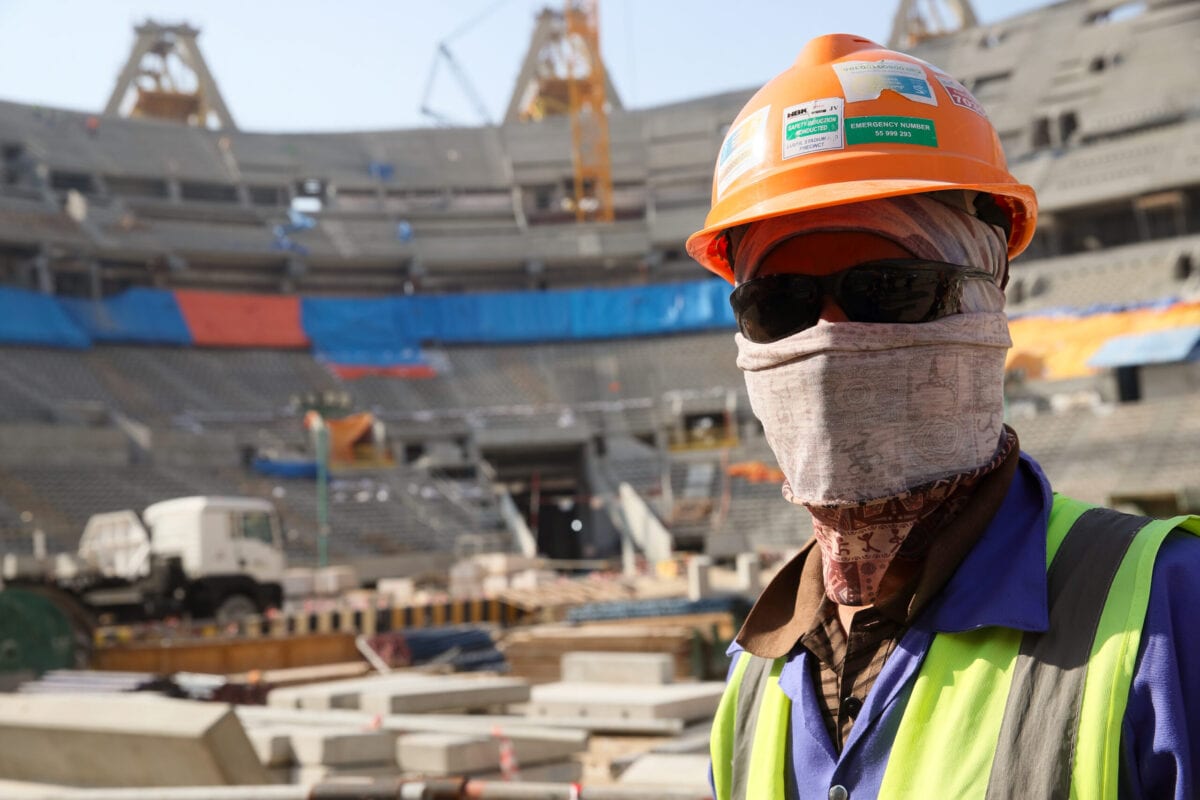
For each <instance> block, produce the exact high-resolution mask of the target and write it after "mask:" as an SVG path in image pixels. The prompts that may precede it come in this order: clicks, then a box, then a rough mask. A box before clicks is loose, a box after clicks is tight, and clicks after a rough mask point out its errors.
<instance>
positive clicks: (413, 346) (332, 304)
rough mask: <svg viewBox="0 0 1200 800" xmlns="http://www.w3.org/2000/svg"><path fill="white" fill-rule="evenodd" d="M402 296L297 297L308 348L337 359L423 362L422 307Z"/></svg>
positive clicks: (375, 363) (362, 362) (382, 363)
mask: <svg viewBox="0 0 1200 800" xmlns="http://www.w3.org/2000/svg"><path fill="white" fill-rule="evenodd" d="M411 299H412V298H407V297H379V298H370V299H367V298H325V297H319V298H318V297H306V298H304V299H303V300H301V301H300V321H301V324H302V325H303V327H304V333H305V334H306V335H307V336H308V338H309V341H311V342H312V346H313V350H314V351H316V353H317V354H318V355H319V356H321V357H322V358H324V359H326V360H328V361H332V362H334V363H338V364H359V365H371V366H387V365H391V364H411V363H422V362H421V361H420V360H419V358H420V352H419V347H418V344H419V342H420V340H421V339H422V338H425V337H422V336H421V335H420V334H421V330H420V329H421V324H420V320H421V314H420V312H421V309H420V308H418V307H416V305H415V304H413V303H409V302H406V301H409V300H411Z"/></svg>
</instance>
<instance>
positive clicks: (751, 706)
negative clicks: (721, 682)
mask: <svg viewBox="0 0 1200 800" xmlns="http://www.w3.org/2000/svg"><path fill="white" fill-rule="evenodd" d="M738 657H739V658H749V659H750V663H748V664H746V671H745V672H744V673H742V682H741V683H740V684H738V698H737V713H735V714H734V717H733V775H732V776H730V786H729V794H730V800H749V798H747V796H746V784H747V783H748V782H749V780H750V751H751V750H752V749H753V748H754V733H755V728H757V727H758V709H759V708H760V707H762V699H763V693H764V692H765V691H766V690H767V678H768V677H769V676H770V674H771V665H772V664H773V663H774V661H772V660H771V659H769V658H759V657H758V656H754V655H750V653H747V652H745V651H743V652H742V654H741V655H740V656H738Z"/></svg>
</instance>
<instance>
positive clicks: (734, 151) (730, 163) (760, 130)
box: [717, 106, 771, 198]
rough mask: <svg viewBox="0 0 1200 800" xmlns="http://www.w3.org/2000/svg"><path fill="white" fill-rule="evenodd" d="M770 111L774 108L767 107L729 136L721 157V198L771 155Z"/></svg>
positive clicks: (723, 146)
mask: <svg viewBox="0 0 1200 800" xmlns="http://www.w3.org/2000/svg"><path fill="white" fill-rule="evenodd" d="M770 110H771V107H770V106H763V107H762V108H760V109H759V110H758V111H755V112H754V113H753V114H751V115H750V116H748V117H746V118H745V119H744V120H742V121H741V122H739V123H738V124H737V125H735V126H733V127H732V128H730V129H729V133H728V134H726V135H725V143H724V144H722V145H721V152H720V154H719V155H718V156H717V197H718V198H719V197H720V196H721V195H723V194H725V190H726V189H728V188H729V184H731V183H733V181H734V179H735V178H737V177H738V176H739V175H742V174H743V173H745V172H746V170H748V169H750V168H751V167H754V166H757V165H758V164H761V163H762V160H763V158H764V157H765V156H766V154H767V113H768V112H769V111H770Z"/></svg>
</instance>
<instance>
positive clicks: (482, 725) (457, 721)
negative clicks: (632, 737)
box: [237, 705, 685, 750]
mask: <svg viewBox="0 0 1200 800" xmlns="http://www.w3.org/2000/svg"><path fill="white" fill-rule="evenodd" d="M519 708H521V706H519V705H517V706H510V709H511V710H512V712H513V713H509V714H505V715H498V714H488V715H487V716H483V715H479V714H388V715H383V716H381V717H380V721H381V723H382V726H383V727H384V728H386V729H387V730H390V731H396V732H404V731H409V732H416V731H432V732H441V733H475V734H479V735H482V736H487V735H490V734H491V731H492V729H493V728H494V727H496V726H497V725H498V726H500V727H502V728H503V729H504V730H505V731H506V732H507V733H508V734H509V735H510V736H514V735H517V734H519V735H520V736H527V737H530V738H541V737H543V736H549V735H551V734H556V735H558V736H560V737H573V739H574V740H576V741H577V742H578V746H579V748H580V749H581V750H582V749H585V748H586V747H587V737H588V734H589V733H599V732H606V733H641V734H646V735H650V736H671V735H673V734H677V733H681V732H682V731H683V730H684V728H685V725H684V722H683V720H679V719H620V718H618V717H567V718H558V717H539V718H536V719H533V718H530V717H529V716H528V714H527V713H525V709H522V710H521V712H520V713H519V714H518V713H517V711H516V710H517V709H519ZM237 713H238V717H239V718H240V719H241V720H242V724H244V725H246V726H247V727H255V726H262V725H271V724H288V725H292V724H303V725H308V724H311V725H331V726H336V725H352V726H366V725H369V724H372V723H373V720H374V719H375V715H373V714H364V713H363V712H361V711H342V710H336V709H335V710H331V711H309V710H303V709H297V708H267V707H263V706H239V707H238V709H237ZM564 741H566V739H564Z"/></svg>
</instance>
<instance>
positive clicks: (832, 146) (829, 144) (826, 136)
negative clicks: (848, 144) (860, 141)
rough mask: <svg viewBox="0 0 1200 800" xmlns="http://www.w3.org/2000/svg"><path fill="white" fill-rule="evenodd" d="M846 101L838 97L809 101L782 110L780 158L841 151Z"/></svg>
mask: <svg viewBox="0 0 1200 800" xmlns="http://www.w3.org/2000/svg"><path fill="white" fill-rule="evenodd" d="M845 105H846V103H845V101H844V100H842V98H840V97H826V98H824V99H823V100H809V101H808V102H807V103H800V104H799V105H795V106H788V107H787V108H785V109H784V110H783V157H784V158H785V159H787V158H792V157H794V156H802V155H805V154H806V153H820V152H821V151H823V150H841V149H842V147H843V146H844V145H843V143H842V117H843V109H844V108H845Z"/></svg>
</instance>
